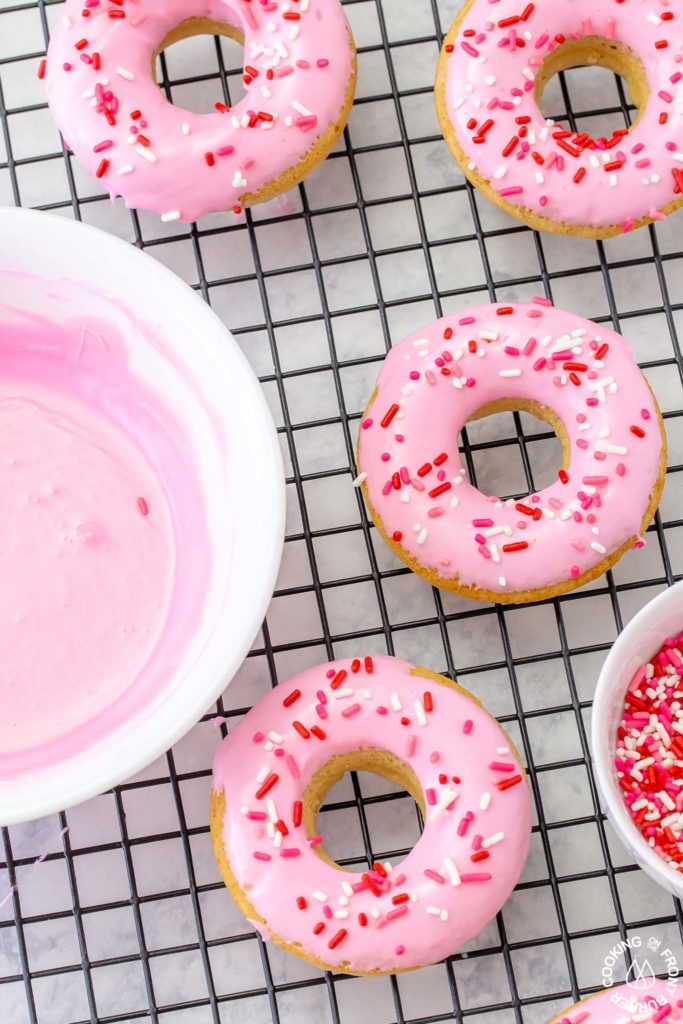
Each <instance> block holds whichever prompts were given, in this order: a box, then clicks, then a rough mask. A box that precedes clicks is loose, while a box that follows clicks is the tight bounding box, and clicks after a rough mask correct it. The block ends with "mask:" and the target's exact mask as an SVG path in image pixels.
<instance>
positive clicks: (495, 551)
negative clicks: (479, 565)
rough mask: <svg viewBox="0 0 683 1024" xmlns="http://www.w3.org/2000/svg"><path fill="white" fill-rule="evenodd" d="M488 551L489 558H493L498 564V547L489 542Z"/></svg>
mask: <svg viewBox="0 0 683 1024" xmlns="http://www.w3.org/2000/svg"><path fill="white" fill-rule="evenodd" d="M489 551H490V552H491V558H492V559H493V561H494V562H495V563H496V564H498V562H500V552H499V551H498V548H497V547H496V545H495V544H489Z"/></svg>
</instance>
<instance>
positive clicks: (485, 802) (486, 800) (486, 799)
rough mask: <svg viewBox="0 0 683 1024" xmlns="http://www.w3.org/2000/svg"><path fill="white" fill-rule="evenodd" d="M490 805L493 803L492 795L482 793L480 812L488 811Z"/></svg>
mask: <svg viewBox="0 0 683 1024" xmlns="http://www.w3.org/2000/svg"><path fill="white" fill-rule="evenodd" d="M490 803H491V794H490V793H482V794H481V799H480V801H479V810H480V811H487V810H488V808H489V804H490Z"/></svg>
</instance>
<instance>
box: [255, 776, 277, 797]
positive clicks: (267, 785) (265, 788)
mask: <svg viewBox="0 0 683 1024" xmlns="http://www.w3.org/2000/svg"><path fill="white" fill-rule="evenodd" d="M279 778H280V776H279V775H277V774H276V773H275V772H272V773H271V774H270V775H269V776H268V777H267V778H266V781H265V782H264V783H263V785H262V786H261V788H260V789H259V790H258V791H257V793H256V799H257V800H262V799H263V798H264V796H265V795H266V794H267V793H270V791H271V789H272V788H273V786H275V785H276V783H277V781H278V779H279Z"/></svg>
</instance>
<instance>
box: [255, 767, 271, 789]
mask: <svg viewBox="0 0 683 1024" xmlns="http://www.w3.org/2000/svg"><path fill="white" fill-rule="evenodd" d="M269 775H270V768H269V767H268V765H267V764H264V766H263V768H262V769H261V771H260V772H259V773H258V775H257V776H256V781H257V782H258V783H259V785H260V784H261V783H262V782H265V781H266V779H267V778H268V776H269Z"/></svg>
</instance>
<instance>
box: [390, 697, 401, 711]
mask: <svg viewBox="0 0 683 1024" xmlns="http://www.w3.org/2000/svg"><path fill="white" fill-rule="evenodd" d="M389 703H390V704H391V706H392V708H393V709H394V711H402V710H403V706H402V704H401V701H400V700H399V699H398V694H397V693H392V694H391V696H390V697H389Z"/></svg>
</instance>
